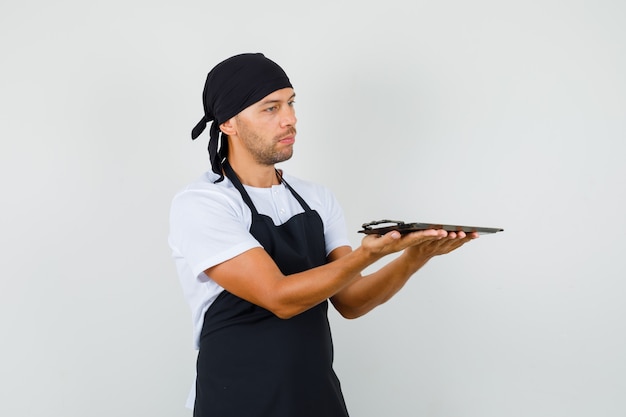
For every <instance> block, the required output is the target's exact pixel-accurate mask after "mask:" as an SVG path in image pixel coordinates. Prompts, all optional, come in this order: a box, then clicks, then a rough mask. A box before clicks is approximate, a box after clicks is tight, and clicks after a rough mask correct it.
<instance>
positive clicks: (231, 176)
mask: <svg viewBox="0 0 626 417" xmlns="http://www.w3.org/2000/svg"><path fill="white" fill-rule="evenodd" d="M223 167H224V173H225V174H226V176H227V177H228V179H229V180H230V181H231V182H232V183H233V185H234V186H235V188H236V189H237V191H239V194H241V198H243V201H244V202H245V203H246V204H247V205H248V207H249V208H250V211H252V214H253V215H255V216H256V215H258V214H259V212H258V211H257V210H256V207H254V204H253V203H252V199H251V198H250V196H249V195H248V192H247V191H246V189H245V188H244V186H243V184H242V183H241V181H240V180H239V177H238V176H237V174H236V173H235V171H234V170H233V168H232V167H231V166H230V163H229V162H228V159H226V160H224V164H223ZM276 176H277V177H278V180H279V181H280V182H281V183H282V184H284V185H285V187H287V189H288V190H289V191H290V192H291V194H292V195H293V196H294V197H295V199H296V200H297V201H298V203H300V206H302V208H303V209H304V211H305V212H310V211H312V210H311V207H309V205H308V204H307V203H306V201H304V199H303V198H302V197H300V194H298V193H297V192H296V190H294V189H293V188H291V185H289V184H288V183H287V181H285V179H284V178H283V176H282V175H281V174H280V172H278V170H276Z"/></svg>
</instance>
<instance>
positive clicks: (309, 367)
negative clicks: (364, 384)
mask: <svg viewBox="0 0 626 417" xmlns="http://www.w3.org/2000/svg"><path fill="white" fill-rule="evenodd" d="M294 98H295V93H294V90H293V87H292V85H291V83H290V81H289V79H288V77H287V75H286V74H285V72H284V71H283V70H282V69H281V68H280V67H279V66H278V65H277V64H276V63H274V62H273V61H271V60H269V59H267V58H266V57H265V56H263V55H262V54H242V55H237V56H234V57H231V58H229V59H227V60H225V61H223V62H221V63H220V64H218V65H217V66H216V67H215V68H213V69H212V70H211V71H210V72H209V74H208V76H207V80H206V83H205V87H204V93H203V103H204V113H205V115H204V117H203V118H202V120H201V121H200V123H198V125H197V126H196V127H195V128H194V129H193V131H192V138H193V139H195V138H196V137H197V136H198V135H200V134H201V133H202V131H203V130H204V128H205V126H206V125H207V123H209V122H212V125H211V131H210V136H211V137H210V140H209V155H210V159H211V164H212V171H211V172H208V173H207V174H206V175H204V176H203V177H201V178H200V179H199V180H198V181H197V182H195V183H193V184H191V185H189V186H188V187H187V188H185V189H184V190H182V191H181V192H180V193H178V194H177V195H176V197H175V198H174V200H173V202H172V209H171V219H170V225H171V231H170V239H169V242H170V246H171V248H172V251H173V256H174V258H175V260H176V264H177V268H178V272H179V276H180V280H181V283H182V286H183V290H184V294H185V297H186V298H187V300H188V302H189V304H190V306H191V309H192V315H193V321H194V340H195V344H196V347H197V348H198V349H199V353H198V360H197V378H196V386H195V402H194V416H196V417H204V416H216V417H227V416H233V417H255V416H259V417H260V416H271V417H296V416H297V417H307V416H315V417H320V416H325V417H340V416H341V417H345V416H347V415H348V412H347V409H346V406H345V403H344V400H343V396H342V393H341V388H340V385H339V381H338V379H337V377H336V375H335V373H334V371H333V367H332V362H333V346H332V340H331V334H330V328H329V325H328V319H327V308H328V300H330V301H331V303H332V305H333V306H334V308H336V309H337V310H338V311H339V313H340V314H341V315H342V316H344V317H346V318H356V317H359V316H362V315H363V314H366V313H367V312H369V311H370V310H372V309H373V308H375V307H376V306H378V305H380V304H382V303H384V302H385V301H387V300H388V299H389V298H391V297H392V296H393V295H394V294H395V293H396V292H397V291H398V290H399V289H400V288H401V287H402V286H403V285H404V284H405V283H406V281H407V280H408V279H409V277H410V276H411V275H413V274H414V273H415V272H416V271H417V270H418V269H420V268H421V267H422V266H423V265H424V264H425V263H426V262H427V261H428V260H429V259H430V258H432V257H433V256H437V255H441V254H445V253H448V252H450V251H452V250H455V249H457V248H459V247H460V246H462V245H463V244H465V243H466V242H468V241H469V240H471V239H474V238H476V237H478V235H477V234H468V235H466V234H465V233H463V232H459V233H447V232H445V231H443V230H426V231H422V232H414V233H410V234H407V235H403V236H401V235H400V233H398V232H397V231H393V232H389V233H387V234H385V235H383V236H374V235H370V236H366V237H364V238H363V240H362V244H361V246H360V247H358V248H356V249H354V250H352V249H351V248H350V246H349V242H348V239H347V236H346V230H345V229H346V228H345V224H344V219H343V214H342V212H341V209H340V208H339V204H338V203H337V201H336V200H335V198H334V196H333V195H332V194H331V193H330V192H329V191H328V190H327V189H326V188H324V187H321V186H319V185H315V184H312V183H310V182H306V181H303V180H300V179H298V178H294V177H292V176H290V175H288V174H287V173H284V172H282V171H280V170H277V169H276V168H275V164H277V163H279V162H282V161H285V160H287V159H289V158H290V157H291V156H292V153H293V146H294V142H295V138H296V116H295V110H294ZM399 251H403V253H402V254H401V255H400V256H399V257H397V258H396V259H395V260H393V261H392V262H390V263H388V264H387V265H386V266H385V267H383V268H381V269H380V270H379V271H377V272H375V273H372V274H370V275H368V276H361V271H362V270H363V269H365V268H366V267H368V266H369V265H371V264H373V263H374V262H376V261H378V260H379V259H381V258H383V257H384V256H386V255H388V254H391V253H395V252H399Z"/></svg>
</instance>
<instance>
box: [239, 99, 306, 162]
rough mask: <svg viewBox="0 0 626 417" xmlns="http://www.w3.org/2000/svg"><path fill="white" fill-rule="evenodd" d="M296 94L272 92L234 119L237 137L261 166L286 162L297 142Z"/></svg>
mask: <svg viewBox="0 0 626 417" xmlns="http://www.w3.org/2000/svg"><path fill="white" fill-rule="evenodd" d="M294 99H295V93H294V92H293V89H291V88H283V89H281V90H277V91H274V92H273V93H271V94H269V95H268V96H266V97H264V98H263V99H262V100H260V101H259V102H257V103H255V104H253V105H251V106H250V107H248V108H246V109H244V110H243V111H242V112H241V113H239V114H238V115H237V116H235V117H234V126H235V128H236V130H237V138H238V139H239V142H240V143H241V145H242V146H243V147H244V148H245V149H246V150H247V151H248V152H249V153H250V154H251V155H252V157H253V158H254V160H255V161H256V162H258V163H259V164H261V165H274V164H276V163H279V162H283V161H286V160H287V159H289V158H291V156H292V154H293V144H294V143H295V140H296V121H297V120H296V113H295V109H294V103H295V102H294Z"/></svg>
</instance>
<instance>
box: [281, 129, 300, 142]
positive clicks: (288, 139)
mask: <svg viewBox="0 0 626 417" xmlns="http://www.w3.org/2000/svg"><path fill="white" fill-rule="evenodd" d="M295 141H296V131H295V130H291V131H290V132H289V133H288V134H287V136H284V137H282V138H281V139H279V140H278V142H280V143H282V144H285V145H290V144H292V143H294V142H295Z"/></svg>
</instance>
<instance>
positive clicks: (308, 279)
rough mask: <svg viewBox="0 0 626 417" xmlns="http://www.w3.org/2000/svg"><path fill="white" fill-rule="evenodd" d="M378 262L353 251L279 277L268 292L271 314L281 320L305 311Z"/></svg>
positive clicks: (338, 290)
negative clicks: (315, 266) (325, 262)
mask: <svg viewBox="0 0 626 417" xmlns="http://www.w3.org/2000/svg"><path fill="white" fill-rule="evenodd" d="M378 259H380V257H377V256H375V255H372V254H371V253H369V252H367V251H365V250H363V249H362V248H357V249H356V250H354V251H352V252H350V253H349V254H347V255H346V256H343V257H341V258H340V259H338V260H336V261H334V262H330V263H328V264H325V265H322V266H319V267H317V268H313V269H309V270H307V271H303V272H300V273H297V274H292V275H287V276H283V277H282V278H281V279H280V280H278V281H277V282H276V285H275V286H274V287H273V288H272V289H271V290H270V291H271V292H272V293H273V296H272V297H271V299H272V300H273V301H272V304H273V308H272V311H274V313H275V314H276V315H278V316H279V317H283V318H288V317H292V316H294V315H296V314H299V313H301V312H303V311H306V310H308V309H309V308H311V307H313V306H315V305H317V304H319V303H320V302H322V301H323V300H326V299H328V298H330V297H332V296H333V295H335V294H336V293H338V292H340V291H341V290H342V289H344V288H345V287H346V286H348V285H350V284H351V283H353V282H354V280H355V279H356V278H358V277H360V273H361V271H362V270H363V269H365V268H366V267H367V266H369V265H371V264H372V263H374V262H375V261H376V260H378Z"/></svg>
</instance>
